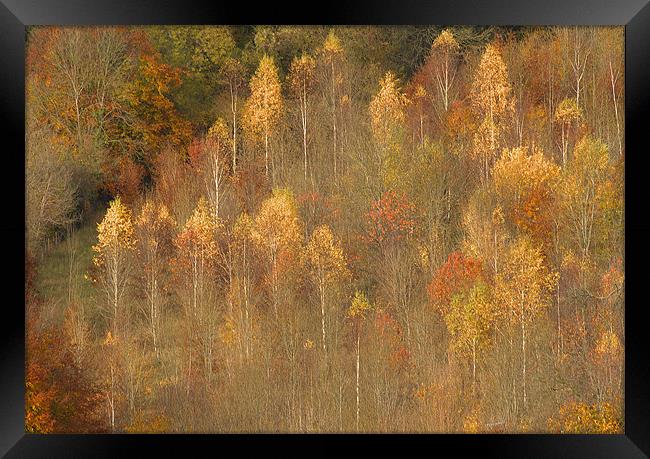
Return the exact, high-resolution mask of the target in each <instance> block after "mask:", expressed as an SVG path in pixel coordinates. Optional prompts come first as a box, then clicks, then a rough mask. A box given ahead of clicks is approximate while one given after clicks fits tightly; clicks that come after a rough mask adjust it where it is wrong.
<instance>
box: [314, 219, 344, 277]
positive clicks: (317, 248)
mask: <svg viewBox="0 0 650 459" xmlns="http://www.w3.org/2000/svg"><path fill="white" fill-rule="evenodd" d="M305 258H306V263H307V267H308V269H309V272H310V274H311V275H312V276H313V277H314V279H316V280H317V281H318V282H323V283H324V282H330V281H333V280H335V279H338V278H342V277H344V276H346V275H347V274H349V272H348V269H347V264H346V261H345V257H344V256H343V249H341V244H340V243H339V242H338V241H335V240H334V236H333V235H332V231H331V230H330V228H329V226H327V225H321V226H319V227H317V228H316V229H315V230H314V232H313V233H312V235H311V239H310V240H309V243H308V244H307V247H306V248H305Z"/></svg>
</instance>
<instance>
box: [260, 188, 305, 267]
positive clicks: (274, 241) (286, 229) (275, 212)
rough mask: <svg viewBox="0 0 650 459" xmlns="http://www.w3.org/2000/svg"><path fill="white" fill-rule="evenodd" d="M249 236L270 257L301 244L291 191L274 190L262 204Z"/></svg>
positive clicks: (298, 222) (299, 226) (298, 223)
mask: <svg viewBox="0 0 650 459" xmlns="http://www.w3.org/2000/svg"><path fill="white" fill-rule="evenodd" d="M251 236H252V239H253V241H254V242H255V244H256V245H257V246H258V247H259V248H261V249H262V250H263V251H265V252H267V253H269V254H270V256H271V257H275V256H276V255H277V254H278V253H279V252H280V251H282V250H286V249H290V248H294V247H296V246H297V245H299V244H300V242H302V225H301V224H300V219H299V217H298V208H297V205H296V199H295V197H294V196H293V193H292V192H291V191H289V190H288V189H285V188H276V189H274V190H273V195H272V196H271V197H269V198H267V199H265V200H264V201H263V202H262V206H261V207H260V210H259V212H258V213H257V216H256V217H255V226H254V228H253V232H252V235H251Z"/></svg>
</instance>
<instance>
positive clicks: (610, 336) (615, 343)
mask: <svg viewBox="0 0 650 459" xmlns="http://www.w3.org/2000/svg"><path fill="white" fill-rule="evenodd" d="M620 352H621V341H620V340H619V339H618V336H617V335H616V333H614V332H612V331H609V330H607V331H605V332H603V334H602V335H601V336H600V339H599V340H598V343H597V344H596V355H597V356H598V357H599V358H604V357H616V356H618V355H619V354H620Z"/></svg>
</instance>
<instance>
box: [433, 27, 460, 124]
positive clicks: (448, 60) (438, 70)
mask: <svg viewBox="0 0 650 459" xmlns="http://www.w3.org/2000/svg"><path fill="white" fill-rule="evenodd" d="M459 48H460V46H459V45H458V41H456V38H455V37H454V34H453V32H452V31H451V30H450V29H445V30H443V31H442V32H440V35H438V36H437V37H436V39H435V40H434V41H433V45H431V57H430V59H432V61H433V66H434V67H433V70H434V75H435V79H436V83H437V87H438V92H439V94H440V98H441V99H442V105H443V107H444V109H445V112H446V111H447V109H448V108H449V91H450V90H451V87H452V86H453V84H454V80H455V78H456V71H457V66H456V60H457V56H458V51H459Z"/></svg>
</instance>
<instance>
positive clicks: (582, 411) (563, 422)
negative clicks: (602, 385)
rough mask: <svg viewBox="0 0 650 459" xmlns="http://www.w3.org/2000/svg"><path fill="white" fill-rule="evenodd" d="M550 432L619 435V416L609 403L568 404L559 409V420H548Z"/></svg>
mask: <svg viewBox="0 0 650 459" xmlns="http://www.w3.org/2000/svg"><path fill="white" fill-rule="evenodd" d="M549 427H550V428H551V430H555V431H559V432H560V433H574V434H620V433H622V432H623V423H622V420H621V419H620V414H619V413H618V412H617V410H615V409H614V407H613V406H612V405H611V404H609V403H601V404H594V405H587V404H586V403H582V402H570V403H568V404H566V405H563V406H562V407H561V408H560V414H559V419H551V420H549Z"/></svg>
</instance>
